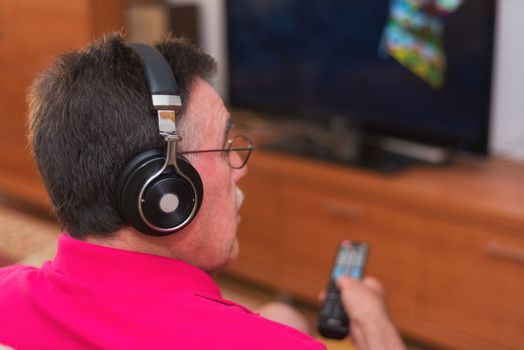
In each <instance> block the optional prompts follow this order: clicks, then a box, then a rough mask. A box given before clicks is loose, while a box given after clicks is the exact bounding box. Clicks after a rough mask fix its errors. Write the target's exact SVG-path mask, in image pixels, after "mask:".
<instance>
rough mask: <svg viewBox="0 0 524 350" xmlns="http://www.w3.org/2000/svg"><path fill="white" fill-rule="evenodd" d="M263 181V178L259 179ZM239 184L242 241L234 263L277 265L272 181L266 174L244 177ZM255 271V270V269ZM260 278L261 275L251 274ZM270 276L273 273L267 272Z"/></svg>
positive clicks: (237, 266) (274, 200)
mask: <svg viewBox="0 0 524 350" xmlns="http://www.w3.org/2000/svg"><path fill="white" fill-rule="evenodd" d="M261 179H262V180H263V181H260V180H261ZM240 188H242V191H243V192H244V195H245V201H244V204H243V206H242V208H241V209H240V215H241V222H240V225H239V228H238V240H239V243H240V256H239V261H238V262H237V263H236V264H235V265H234V266H233V267H232V268H233V270H235V268H237V270H238V269H240V268H247V266H240V265H250V264H251V263H254V264H255V265H256V266H259V267H261V268H262V269H263V267H264V266H265V267H267V268H271V269H273V268H275V267H276V266H277V261H276V250H275V248H276V246H277V239H278V238H277V230H276V228H275V215H276V198H275V189H274V185H273V182H272V180H271V179H270V178H265V177H264V176H263V174H260V175H259V176H258V177H256V178H255V177H246V178H244V179H242V181H241V183H240ZM253 273H256V270H255V271H253ZM248 277H254V278H255V279H257V277H259V276H248ZM268 277H270V276H268Z"/></svg>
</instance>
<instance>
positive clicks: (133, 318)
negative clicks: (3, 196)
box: [0, 234, 324, 349]
mask: <svg viewBox="0 0 524 350" xmlns="http://www.w3.org/2000/svg"><path fill="white" fill-rule="evenodd" d="M0 344H5V345H9V346H12V347H14V348H15V349H174V348H177V349H324V346H323V345H322V344H321V343H319V342H317V341H316V340H314V339H312V338H310V337H309V336H307V335H304V334H303V333H301V332H299V331H296V330H294V329H292V328H289V327H286V326H284V325H281V324H278V323H275V322H272V321H269V320H267V319H265V318H263V317H261V316H259V315H257V314H256V313H253V312H251V311H250V310H248V309H246V308H245V307H243V306H240V305H238V304H235V303H233V302H231V301H228V300H224V299H222V297H221V294H220V290H219V288H218V286H217V285H216V284H215V283H214V282H213V280H212V279H211V278H210V277H209V276H208V275H207V274H206V273H205V272H203V271H202V270H200V269H198V268H196V267H194V266H191V265H189V264H186V263H184V262H182V261H179V260H175V259H169V258H164V257H160V256H156V255H148V254H141V253H135V252H129V251H124V250H118V249H112V248H107V247H102V246H98V245H94V244H89V243H86V242H82V241H79V240H76V239H73V238H71V237H69V236H67V235H65V234H62V235H61V237H60V240H59V245H58V252H57V255H56V257H55V258H54V259H53V260H52V261H48V262H46V263H45V264H44V265H43V266H42V268H39V269H38V268H33V267H28V266H10V267H7V268H3V269H0Z"/></svg>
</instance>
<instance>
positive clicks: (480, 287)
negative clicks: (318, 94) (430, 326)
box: [417, 220, 524, 349]
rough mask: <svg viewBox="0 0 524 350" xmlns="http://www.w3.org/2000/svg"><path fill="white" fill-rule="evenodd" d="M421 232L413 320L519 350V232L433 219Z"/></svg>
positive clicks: (522, 325)
mask: <svg viewBox="0 0 524 350" xmlns="http://www.w3.org/2000/svg"><path fill="white" fill-rule="evenodd" d="M426 228H427V232H426V233H427V235H428V237H427V239H426V240H425V241H424V244H423V246H422V248H421V249H422V251H421V257H420V261H419V266H420V274H419V276H420V277H419V286H420V294H419V305H420V306H419V307H418V315H417V316H418V317H420V318H421V319H424V320H430V321H431V322H435V323H438V324H443V325H446V326H447V327H450V328H453V329H455V330H458V331H461V332H463V333H465V334H469V335H473V336H475V337H478V338H479V339H484V340H486V341H487V342H488V343H491V344H499V345H502V346H503V347H504V348H508V349H522V347H523V345H524V232H519V233H515V234H513V235H512V234H508V235H506V234H504V233H503V232H504V231H502V232H500V233H499V234H495V233H491V231H490V229H489V228H487V227H481V226H473V225H472V226H466V225H459V224H453V223H447V222H443V221H438V220H432V221H428V224H427V225H426ZM519 234H520V237H519V236H518V235H519Z"/></svg>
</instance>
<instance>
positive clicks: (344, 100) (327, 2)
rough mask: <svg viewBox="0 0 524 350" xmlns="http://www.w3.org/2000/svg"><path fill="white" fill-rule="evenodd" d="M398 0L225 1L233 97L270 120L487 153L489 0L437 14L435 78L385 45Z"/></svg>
mask: <svg viewBox="0 0 524 350" xmlns="http://www.w3.org/2000/svg"><path fill="white" fill-rule="evenodd" d="M394 1H396V0H367V1H360V0H323V1H318V0H228V1H227V33H228V34H227V41H228V61H229V68H228V70H229V89H228V96H229V104H230V105H231V106H232V107H241V108H247V109H250V110H255V111H260V112H263V114H262V115H264V116H267V118H272V120H274V121H275V122H277V123H276V124H275V125H277V124H282V123H284V122H288V121H293V122H297V121H303V122H305V123H307V124H308V125H315V126H316V127H318V130H319V131H320V130H322V129H324V130H329V125H335V129H337V128H338V127H337V125H338V126H340V125H344V127H343V128H346V126H348V128H352V129H358V130H360V132H361V133H360V134H359V135H365V137H367V136H368V135H374V136H377V135H378V136H380V137H382V136H386V137H393V138H398V139H405V140H410V141H415V142H418V143H423V144H426V145H431V146H436V147H439V148H443V149H446V150H452V151H466V152H474V153H479V154H487V146H488V128H489V111H490V90H491V71H492V56H493V40H494V22H495V7H496V6H495V5H496V4H495V0H465V1H463V3H462V4H461V5H460V6H459V7H458V8H457V9H456V10H455V11H453V12H451V13H450V14H449V15H448V16H446V17H442V24H443V27H442V28H443V32H442V41H441V44H442V48H443V50H444V52H445V55H446V68H445V70H444V71H443V83H442V84H441V85H440V86H438V87H435V86H433V85H431V84H429V83H428V81H427V80H425V79H423V78H421V77H420V76H419V75H417V74H415V73H414V72H413V70H412V69H409V68H406V66H405V65H403V64H401V63H400V62H399V61H398V60H397V59H396V58H393V57H392V55H389V54H387V53H385V52H384V49H383V47H384V43H383V40H384V35H385V34H384V30H385V27H386V23H388V19H389V18H390V15H391V11H390V10H391V6H392V4H393V2H394ZM308 130H310V127H308ZM349 135H353V136H354V135H355V134H354V133H353V134H352V133H349V134H348V137H350V136H349ZM295 146H296V145H295ZM291 148H293V146H291ZM314 152H315V151H313V153H314ZM306 153H307V152H306ZM310 153H311V152H310Z"/></svg>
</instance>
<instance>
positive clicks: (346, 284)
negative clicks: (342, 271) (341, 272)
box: [336, 276, 360, 291]
mask: <svg viewBox="0 0 524 350" xmlns="http://www.w3.org/2000/svg"><path fill="white" fill-rule="evenodd" d="M336 282H337V287H338V289H340V290H341V291H343V290H348V289H351V288H352V287H353V286H355V284H358V283H360V282H359V281H358V280H356V279H354V278H351V277H348V276H342V277H340V278H338V279H337V281H336Z"/></svg>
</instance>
